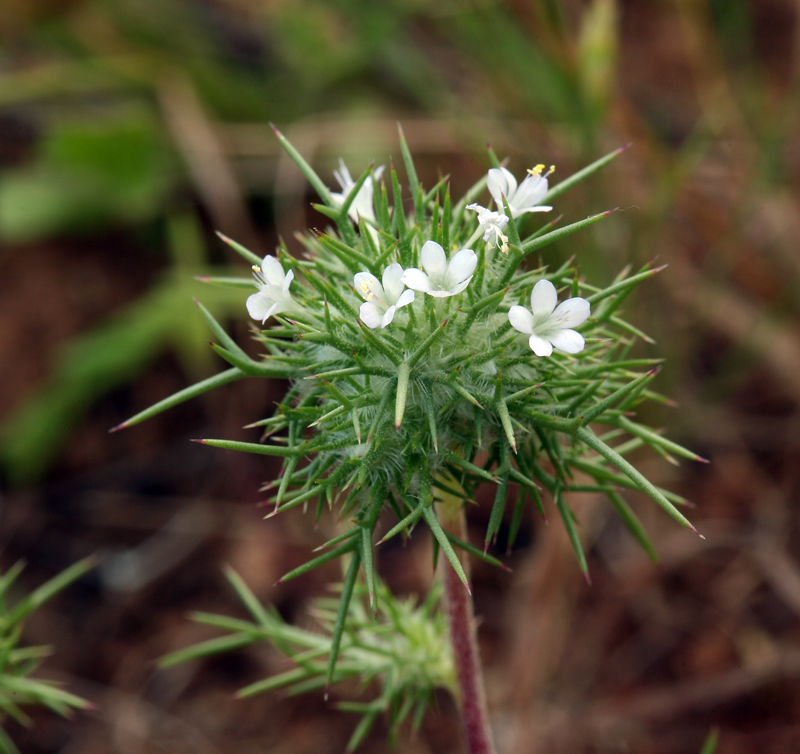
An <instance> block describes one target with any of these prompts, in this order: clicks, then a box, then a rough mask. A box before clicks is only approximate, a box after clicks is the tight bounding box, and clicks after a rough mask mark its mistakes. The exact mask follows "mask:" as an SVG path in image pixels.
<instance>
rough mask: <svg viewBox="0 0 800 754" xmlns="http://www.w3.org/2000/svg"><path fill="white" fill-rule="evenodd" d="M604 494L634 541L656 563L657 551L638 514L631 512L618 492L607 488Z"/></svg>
mask: <svg viewBox="0 0 800 754" xmlns="http://www.w3.org/2000/svg"><path fill="white" fill-rule="evenodd" d="M605 495H606V497H607V498H608V502H610V503H611V505H612V506H613V507H614V510H615V511H616V512H617V515H618V516H619V517H620V519H621V520H622V523H623V524H625V526H626V527H627V529H628V531H630V533H631V534H633V536H634V538H635V539H636V541H637V542H638V543H639V544H640V545H641V546H642V549H643V550H644V551H645V552H646V553H647V557H649V558H650V560H652V561H653V562H654V563H658V553H657V552H656V550H655V547H653V544H652V542H650V538H649V537H648V536H647V532H646V531H645V529H644V526H642V522H641V521H640V520H639V518H638V516H637V515H636V514H635V513H634V512H633V509H632V508H631V507H630V506H629V505H628V503H627V502H626V501H625V498H623V497H622V495H620V494H619V492H617V491H616V490H614V489H608V490H606V491H605Z"/></svg>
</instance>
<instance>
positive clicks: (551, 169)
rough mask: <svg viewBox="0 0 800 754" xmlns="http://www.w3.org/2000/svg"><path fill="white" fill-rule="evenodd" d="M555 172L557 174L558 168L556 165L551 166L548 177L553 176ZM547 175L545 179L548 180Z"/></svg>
mask: <svg viewBox="0 0 800 754" xmlns="http://www.w3.org/2000/svg"><path fill="white" fill-rule="evenodd" d="M555 172H556V166H555V165H551V166H550V170H548V171H547V175H552V174H553V173H555ZM547 175H546V176H545V178H547Z"/></svg>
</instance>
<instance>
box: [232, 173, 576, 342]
mask: <svg viewBox="0 0 800 754" xmlns="http://www.w3.org/2000/svg"><path fill="white" fill-rule="evenodd" d="M543 168H544V166H543V165H537V166H536V167H535V168H533V169H531V170H530V171H528V172H529V173H530V175H528V176H527V177H526V178H525V180H524V181H523V182H522V184H520V185H519V186H517V181H516V179H515V178H514V176H513V175H512V173H511V172H509V171H508V170H506V169H505V168H492V169H491V170H490V171H489V175H488V177H487V186H488V187H489V191H490V193H491V194H492V196H493V198H494V200H495V202H496V203H497V206H498V210H497V211H492V210H489V209H487V208H486V207H482V206H481V205H479V204H474V203H473V204H469V205H467V207H466V209H469V210H473V211H474V212H476V213H477V216H478V217H477V219H478V224H479V225H480V227H481V228H482V229H483V231H484V234H483V240H484V241H485V242H486V244H487V245H488V246H489V248H498V247H499V248H500V249H501V251H502V252H503V253H504V254H508V237H507V236H505V235H504V234H503V232H502V231H503V228H505V227H506V225H507V224H508V217H507V216H506V215H505V214H504V213H503V212H502V211H500V209H499V208H500V207H502V206H503V203H502V200H503V198H504V197H506V195H507V197H506V200H507V202H508V206H509V207H510V209H511V214H512V216H513V217H518V216H519V215H521V214H524V213H526V212H542V211H549V210H551V209H552V207H540V206H537V205H538V203H539V202H540V201H541V200H542V199H543V198H544V196H545V194H546V193H547V177H546V176H542V175H541V173H542V169H543ZM552 171H553V169H552V168H551V169H550V172H552ZM382 172H383V167H382V166H381V168H379V169H378V170H376V171H375V173H374V175H373V176H369V177H368V178H367V179H366V180H365V181H364V183H363V184H362V185H361V187H360V188H359V189H358V191H357V193H356V196H355V199H354V200H353V202H352V204H351V205H350V207H349V209H348V217H350V218H351V219H352V220H355V221H356V222H358V220H359V219H360V218H365V219H368V220H370V222H371V223H374V222H375V209H374V206H373V197H374V189H373V185H372V181H373V179H374V180H377V179H378V178H379V177H380V174H381V173H382ZM334 175H335V177H336V179H337V180H338V181H339V184H340V185H341V187H342V191H343V192H344V193H342V194H336V193H332V194H331V196H332V197H333V199H334V201H335V203H336V205H337V206H339V207H341V206H343V205H344V202H345V199H346V198H347V192H348V191H350V190H353V188H354V187H355V185H356V184H355V182H354V181H353V179H352V177H351V176H350V171H349V170H348V169H347V166H346V165H345V164H344V161H343V160H340V161H339V170H338V171H334ZM548 175H549V173H548ZM420 259H421V262H422V268H423V269H422V270H420V269H418V268H416V267H409V268H408V269H406V270H404V269H403V268H402V266H401V265H400V264H398V263H397V262H393V263H391V264H389V265H387V266H386V267H385V268H384V270H383V274H382V280H383V284H381V281H379V280H378V278H377V277H375V275H373V274H372V273H371V272H368V271H366V270H364V271H361V272H357V273H356V274H355V276H354V278H353V285H354V287H355V290H356V292H357V293H358V294H359V295H360V296H361V297H362V298H363V299H364V303H363V304H361V307H360V309H359V315H360V318H361V321H362V322H363V323H364V324H365V325H366V326H367V327H369V328H371V329H373V330H375V329H378V328H381V329H383V328H386V327H388V326H389V325H390V324H391V323H392V322H393V321H394V317H395V314H396V313H397V312H398V310H400V309H402V308H403V307H404V306H408V305H409V304H411V303H413V301H414V291H418V292H420V293H425V294H427V295H429V296H433V297H434V298H449V297H451V296H457V295H458V294H460V293H461V292H462V291H464V289H465V288H466V287H467V286H468V285H469V283H470V281H471V280H472V278H473V275H474V273H475V268H476V266H477V264H478V258H477V256H476V254H475V252H474V251H473V250H472V249H461V250H460V251H458V252H456V253H455V254H453V256H452V257H451V258H450V260H449V261H448V259H447V256H446V254H445V251H444V249H443V248H442V246H441V244H439V243H437V242H436V241H433V240H429V241H426V242H425V243H424V244H423V245H422V248H421V250H420ZM253 270H254V275H255V278H256V287H257V288H258V289H259V292H258V293H255V294H253V295H252V296H250V298H248V300H247V310H248V312H249V313H250V316H251V317H253V318H254V319H258V320H261V322H262V324H263V323H264V322H265V321H266V320H267V319H268V318H269V317H271V316H277V315H279V314H282V313H284V312H286V311H291V310H292V308H293V306H294V300H293V299H292V296H291V293H290V292H289V285H290V284H291V282H292V280H293V279H294V272H293V271H292V270H289V272H288V273H287V272H285V271H284V269H283V267H281V264H280V262H278V260H277V259H275V257H271V256H266V257H264V259H263V260H262V262H261V267H260V268H258V267H256V266H255V265H254V266H253ZM423 270H424V271H423ZM406 286H407V287H408V289H406ZM557 303H558V299H557V293H556V289H555V286H553V284H552V283H551V282H550V281H549V280H546V279H543V280H540V281H539V282H538V283H537V284H536V285H535V286H534V288H533V290H532V292H531V308H532V310H533V313H532V314H531V312H529V311H528V310H527V309H524V308H523V307H521V306H513V307H511V309H509V311H508V320H509V322H510V323H511V326H512V327H513V328H514V329H516V330H518V331H519V332H521V333H525V334H527V335H530V338H529V340H528V343H529V345H530V348H531V350H532V351H533V352H534V353H535V354H536V355H537V356H550V355H551V354H552V352H553V348H554V347H555V348H558V349H559V350H561V351H564V352H565V353H570V354H575V353H579V352H580V351H582V350H583V347H584V339H583V336H581V334H580V333H578V332H577V331H575V330H573V329H569V328H572V327H578V326H579V325H582V324H583V323H584V322H585V321H586V320H587V319H588V317H589V313H590V305H589V302H588V301H587V300H586V299H584V298H580V297H574V298H571V299H569V300H567V301H564V302H563V303H562V304H561V305H560V306H558V308H556V304H557Z"/></svg>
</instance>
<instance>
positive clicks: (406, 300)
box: [353, 262, 414, 330]
mask: <svg viewBox="0 0 800 754" xmlns="http://www.w3.org/2000/svg"><path fill="white" fill-rule="evenodd" d="M402 277H403V268H402V267H401V266H400V265H399V264H397V263H396V262H395V263H394V264H390V265H389V266H388V267H387V268H386V269H385V270H384V271H383V285H381V284H380V281H379V280H378V278H376V277H375V276H374V275H371V274H370V273H369V272H357V273H356V276H355V279H354V280H353V283H354V284H355V287H356V291H357V292H358V294H359V295H360V296H361V298H363V299H364V300H365V302H364V303H363V304H361V309H359V314H360V315H361V321H362V322H363V323H364V324H365V325H366V326H367V327H369V328H372V329H373V330H375V329H377V328H378V327H381V328H383V327H386V326H387V325H388V324H389V323H390V322H391V321H392V320H393V319H394V315H395V312H396V311H397V310H398V309H401V308H402V307H404V306H408V305H409V304H410V303H411V302H412V301H413V300H414V291H409V290H404V288H405V285H404V284H403V281H402Z"/></svg>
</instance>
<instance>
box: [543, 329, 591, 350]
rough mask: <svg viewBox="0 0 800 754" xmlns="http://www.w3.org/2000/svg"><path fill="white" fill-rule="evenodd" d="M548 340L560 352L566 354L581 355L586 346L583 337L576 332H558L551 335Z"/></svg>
mask: <svg viewBox="0 0 800 754" xmlns="http://www.w3.org/2000/svg"><path fill="white" fill-rule="evenodd" d="M548 339H549V340H550V342H551V343H552V344H553V345H554V346H555V347H556V348H557V349H558V350H559V351H564V352H565V353H579V352H580V351H582V350H583V346H584V345H585V341H584V339H583V335H581V334H580V333H579V332H575V330H558V331H557V332H554V333H553V334H552V335H549V336H548Z"/></svg>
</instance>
